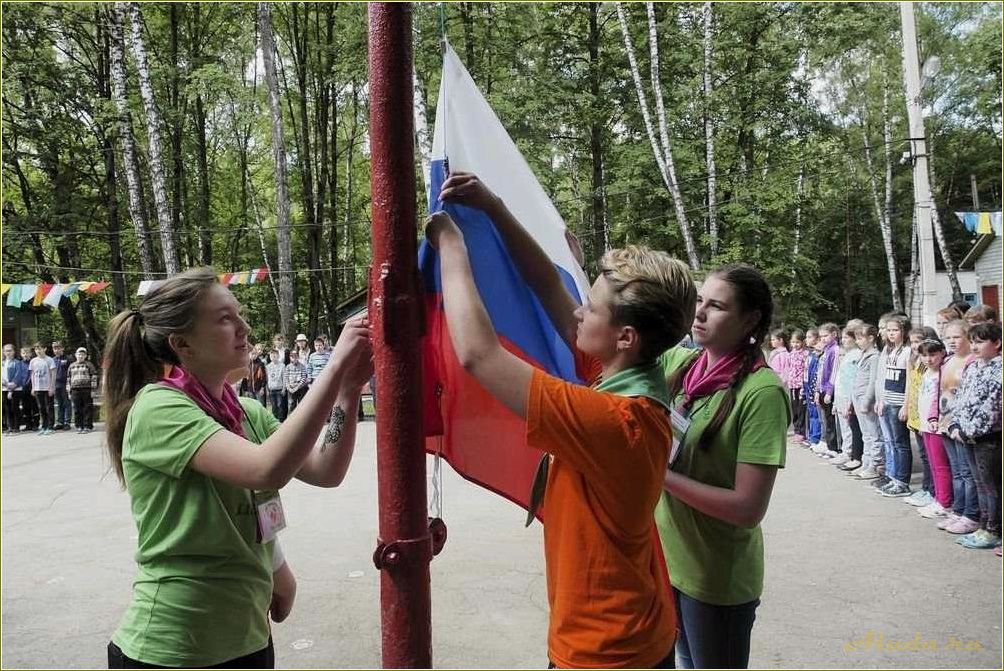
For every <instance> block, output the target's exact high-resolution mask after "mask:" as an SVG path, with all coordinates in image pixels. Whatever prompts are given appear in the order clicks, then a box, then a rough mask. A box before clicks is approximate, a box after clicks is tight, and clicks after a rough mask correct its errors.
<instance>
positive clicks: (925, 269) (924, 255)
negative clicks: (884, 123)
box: [899, 2, 938, 326]
mask: <svg viewBox="0 0 1004 671" xmlns="http://www.w3.org/2000/svg"><path fill="white" fill-rule="evenodd" d="M913 4H914V3H912V2H900V3H899V17H900V22H901V23H902V24H903V83H904V84H905V86H906V114H907V118H908V119H909V122H910V155H911V158H912V159H913V207H914V211H915V212H916V214H917V229H918V233H919V238H920V297H921V318H922V321H923V323H924V324H925V325H927V326H934V324H935V318H936V313H937V311H938V305H937V299H938V289H937V286H936V284H935V280H936V277H937V276H936V272H935V267H934V226H933V224H932V222H931V208H932V207H934V198H933V197H932V195H931V185H930V182H929V180H928V172H927V142H926V140H925V137H926V136H925V134H924V117H923V115H922V113H921V100H920V59H919V58H918V54H917V25H916V23H915V21H914V17H913Z"/></svg>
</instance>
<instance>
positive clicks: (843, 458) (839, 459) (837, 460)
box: [830, 454, 851, 466]
mask: <svg viewBox="0 0 1004 671" xmlns="http://www.w3.org/2000/svg"><path fill="white" fill-rule="evenodd" d="M850 460H851V458H850V457H848V456H847V455H846V454H838V455H837V456H835V457H833V458H832V459H830V463H831V464H833V465H834V466H839V465H840V464H846V463H847V462H848V461H850Z"/></svg>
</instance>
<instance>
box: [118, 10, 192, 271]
mask: <svg viewBox="0 0 1004 671" xmlns="http://www.w3.org/2000/svg"><path fill="white" fill-rule="evenodd" d="M116 4H117V5H118V6H119V7H122V8H123V9H128V11H129V18H130V19H131V23H132V31H131V32H130V40H129V44H130V46H131V47H132V54H133V58H134V59H135V61H136V73H137V74H138V76H139V93H140V98H141V99H142V100H143V111H144V113H145V115H146V128H147V135H148V142H149V147H150V177H151V181H152V184H153V201H154V204H155V206H156V210H157V224H158V227H159V228H160V245H161V250H162V251H163V253H164V269H165V270H166V271H167V273H168V274H169V275H174V274H177V273H179V272H181V266H180V263H179V261H178V251H177V249H176V248H175V245H174V227H173V226H172V224H171V207H170V205H168V203H167V186H166V184H165V182H164V158H163V155H162V153H161V145H160V115H159V114H158V112H157V104H156V101H155V100H154V97H153V83H152V82H151V81H150V66H149V64H148V63H147V59H146V46H145V45H144V43H143V15H142V14H141V13H140V9H139V4H138V3H136V2H130V3H121V2H120V3H116Z"/></svg>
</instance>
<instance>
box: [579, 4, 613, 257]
mask: <svg viewBox="0 0 1004 671" xmlns="http://www.w3.org/2000/svg"><path fill="white" fill-rule="evenodd" d="M588 6H589V36H588V42H587V48H588V51H589V96H590V104H591V105H590V106H591V115H590V116H591V118H590V120H589V156H590V163H591V164H592V166H591V167H592V193H591V199H592V210H593V212H592V215H593V216H592V244H591V247H592V249H591V252H592V258H591V259H590V261H591V263H598V262H599V260H600V259H601V258H602V257H603V254H604V253H605V252H606V251H607V250H608V249H610V231H609V228H608V227H607V216H606V214H607V212H606V210H607V208H606V189H605V184H604V183H605V181H606V180H605V179H604V177H603V129H604V125H605V124H604V123H603V114H602V110H601V106H600V102H601V93H600V91H601V88H600V83H601V82H600V79H601V76H602V73H601V72H600V25H599V4H598V3H595V2H590V3H588ZM580 230H581V229H580Z"/></svg>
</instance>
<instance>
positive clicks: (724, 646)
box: [673, 588, 760, 669]
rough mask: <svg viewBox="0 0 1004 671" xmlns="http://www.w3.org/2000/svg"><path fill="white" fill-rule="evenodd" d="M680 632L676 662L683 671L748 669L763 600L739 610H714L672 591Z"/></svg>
mask: <svg viewBox="0 0 1004 671" xmlns="http://www.w3.org/2000/svg"><path fill="white" fill-rule="evenodd" d="M673 595H674V596H675V597H676V615H677V618H678V620H679V627H680V632H679V635H678V636H677V637H676V662H677V667H678V668H681V669H745V668H747V667H748V666H749V661H750V635H751V634H752V632H753V621H754V620H756V609H757V606H759V605H760V599H754V600H753V601H750V602H748V603H741V604H739V605H736V606H715V605H713V604H710V603H704V602H703V601H698V600H697V599H694V598H691V597H689V596H687V595H686V594H684V593H683V592H681V591H680V590H678V589H676V588H673Z"/></svg>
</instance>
